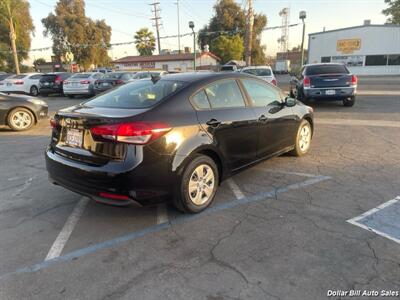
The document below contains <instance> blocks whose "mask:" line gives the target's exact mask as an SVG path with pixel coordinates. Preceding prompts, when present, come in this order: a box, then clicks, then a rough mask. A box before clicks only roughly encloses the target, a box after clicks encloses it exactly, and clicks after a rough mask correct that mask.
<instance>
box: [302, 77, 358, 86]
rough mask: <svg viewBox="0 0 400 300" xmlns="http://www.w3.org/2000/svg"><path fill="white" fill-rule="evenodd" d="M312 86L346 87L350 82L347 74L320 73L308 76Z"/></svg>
mask: <svg viewBox="0 0 400 300" xmlns="http://www.w3.org/2000/svg"><path fill="white" fill-rule="evenodd" d="M309 78H310V82H311V87H312V88H330V87H332V88H334V87H348V86H350V84H351V75H349V74H322V75H313V76H309Z"/></svg>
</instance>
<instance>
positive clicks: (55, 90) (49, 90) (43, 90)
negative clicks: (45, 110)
mask: <svg viewBox="0 0 400 300" xmlns="http://www.w3.org/2000/svg"><path fill="white" fill-rule="evenodd" d="M39 93H40V94H44V95H49V94H62V93H63V88H62V87H61V86H60V87H40V88H39Z"/></svg>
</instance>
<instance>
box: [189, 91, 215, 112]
mask: <svg viewBox="0 0 400 300" xmlns="http://www.w3.org/2000/svg"><path fill="white" fill-rule="evenodd" d="M192 103H193V104H194V105H195V106H196V108H199V109H210V108H211V107H210V102H208V98H207V95H206V92H205V91H204V90H201V91H200V92H198V93H196V94H195V95H194V96H193V97H192Z"/></svg>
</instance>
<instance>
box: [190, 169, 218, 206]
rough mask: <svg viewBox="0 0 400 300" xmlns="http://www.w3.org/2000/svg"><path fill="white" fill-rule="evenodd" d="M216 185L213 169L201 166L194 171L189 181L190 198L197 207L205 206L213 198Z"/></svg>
mask: <svg viewBox="0 0 400 300" xmlns="http://www.w3.org/2000/svg"><path fill="white" fill-rule="evenodd" d="M214 185H215V175H214V171H213V169H212V168H211V167H210V166H209V165H206V164H201V165H199V166H198V167H196V169H194V171H193V173H192V175H191V176H190V180H189V197H190V200H191V201H192V202H193V204H195V205H203V204H204V203H206V202H207V201H208V200H209V199H210V197H211V196H212V193H213V190H214Z"/></svg>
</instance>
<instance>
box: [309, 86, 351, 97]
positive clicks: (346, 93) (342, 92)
mask: <svg viewBox="0 0 400 300" xmlns="http://www.w3.org/2000/svg"><path fill="white" fill-rule="evenodd" d="M332 91H334V93H333V92H332ZM356 91H357V87H328V88H304V96H305V97H306V98H311V99H318V100H342V99H347V98H349V97H353V96H355V95H356Z"/></svg>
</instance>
